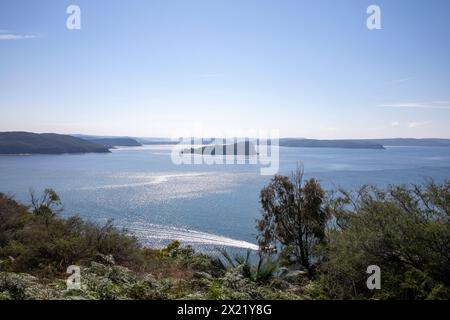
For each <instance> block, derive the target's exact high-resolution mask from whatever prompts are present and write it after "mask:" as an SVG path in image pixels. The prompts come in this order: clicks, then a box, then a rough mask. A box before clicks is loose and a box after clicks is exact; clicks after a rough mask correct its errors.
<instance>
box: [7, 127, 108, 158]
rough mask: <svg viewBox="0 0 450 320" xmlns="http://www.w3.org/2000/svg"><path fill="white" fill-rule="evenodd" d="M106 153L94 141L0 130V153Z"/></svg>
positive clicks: (48, 134) (59, 135)
mask: <svg viewBox="0 0 450 320" xmlns="http://www.w3.org/2000/svg"><path fill="white" fill-rule="evenodd" d="M89 152H96V153H107V152H110V151H109V150H108V148H106V147H105V146H103V145H99V144H97V143H95V142H91V141H86V140H83V139H80V138H77V137H73V136H69V135H62V134H55V133H42V134H37V133H31V132H0V154H63V153H89Z"/></svg>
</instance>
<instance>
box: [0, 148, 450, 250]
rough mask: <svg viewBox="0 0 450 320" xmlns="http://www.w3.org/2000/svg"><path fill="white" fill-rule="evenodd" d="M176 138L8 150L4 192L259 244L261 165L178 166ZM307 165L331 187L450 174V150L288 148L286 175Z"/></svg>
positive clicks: (155, 229)
mask: <svg viewBox="0 0 450 320" xmlns="http://www.w3.org/2000/svg"><path fill="white" fill-rule="evenodd" d="M170 151H171V147H170V146H144V147H137V148H120V149H116V150H113V152H112V153H111V154H80V155H31V156H0V192H3V193H7V194H10V195H13V196H14V197H15V198H16V199H17V200H19V201H21V202H24V203H29V200H30V190H34V191H35V192H36V193H39V192H41V191H42V190H43V189H44V188H53V189H55V190H56V191H57V193H58V194H59V195H60V196H61V199H62V202H63V205H64V208H65V210H64V212H63V215H65V216H72V215H78V216H81V217H83V218H85V219H89V220H91V221H94V222H98V223H104V222H106V221H107V220H108V219H114V223H115V225H117V226H119V227H124V228H126V229H127V230H128V231H129V232H130V233H133V234H135V235H136V236H137V237H138V238H139V239H140V240H141V241H142V242H143V243H144V244H148V245H152V246H163V245H165V244H167V243H168V242H169V241H170V240H173V239H178V240H181V241H182V242H183V243H185V244H191V245H193V246H194V247H196V248H199V249H201V250H209V249H211V248H214V247H216V246H227V247H233V248H248V249H255V248H256V245H255V244H256V241H255V237H256V229H255V220H256V219H257V218H258V217H259V215H260V208H259V202H258V200H259V191H260V190H261V188H262V187H263V186H264V185H265V184H267V183H268V181H269V180H270V176H261V175H260V167H259V166H256V165H175V164H173V163H172V161H171V156H170ZM299 163H301V164H302V165H303V167H304V170H305V176H306V177H315V178H317V179H319V180H320V182H321V183H322V185H323V186H324V187H325V188H326V189H330V188H334V187H336V186H339V187H344V188H347V189H355V188H357V187H359V186H361V185H364V184H375V185H378V186H386V185H388V184H404V183H407V184H408V183H423V182H424V181H425V179H428V178H432V179H434V180H436V181H437V182H442V181H444V180H445V179H450V148H434V147H387V148H386V150H356V149H355V150H351V149H350V150H349V149H325V148H324V149H322V148H280V170H279V173H280V174H288V173H289V172H290V171H291V170H293V169H295V168H296V166H297V165H298V164H299Z"/></svg>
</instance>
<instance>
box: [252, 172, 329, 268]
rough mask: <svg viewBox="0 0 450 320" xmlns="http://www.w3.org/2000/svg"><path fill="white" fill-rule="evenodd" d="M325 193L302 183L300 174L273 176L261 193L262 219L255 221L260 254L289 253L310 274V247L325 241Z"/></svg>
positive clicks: (314, 183) (312, 184) (313, 184)
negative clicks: (281, 251) (284, 251)
mask: <svg viewBox="0 0 450 320" xmlns="http://www.w3.org/2000/svg"><path fill="white" fill-rule="evenodd" d="M324 198H325V192H324V191H323V189H322V188H321V186H320V184H319V183H318V182H317V181H316V180H314V179H310V180H308V181H306V182H303V170H302V169H301V168H298V169H297V171H295V172H293V173H292V175H291V177H290V178H289V177H286V176H279V175H276V176H275V177H274V178H273V179H272V180H271V181H270V183H269V185H268V186H266V187H265V188H263V189H262V190H261V196H260V201H261V206H262V209H263V212H262V217H261V219H260V220H258V221H257V229H258V231H259V235H258V243H259V246H260V249H261V250H262V251H264V252H276V251H278V249H279V248H280V247H281V249H283V248H284V247H289V248H291V249H292V251H291V252H290V254H291V255H292V260H293V261H295V262H297V261H298V262H299V263H300V264H301V265H302V266H303V267H304V268H306V269H308V270H311V264H312V263H313V260H317V259H318V257H317V256H315V255H314V253H313V250H314V247H315V246H317V245H319V244H322V243H323V242H324V240H325V226H326V223H327V220H328V212H327V210H326V209H325V207H324V205H323V202H324Z"/></svg>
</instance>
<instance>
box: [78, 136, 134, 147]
mask: <svg viewBox="0 0 450 320" xmlns="http://www.w3.org/2000/svg"><path fill="white" fill-rule="evenodd" d="M84 139H85V140H87V141H92V142H95V143H98V144H101V145H102V146H105V147H107V148H112V147H140V146H142V144H141V143H139V142H137V141H136V140H134V139H132V138H92V139H86V138H84Z"/></svg>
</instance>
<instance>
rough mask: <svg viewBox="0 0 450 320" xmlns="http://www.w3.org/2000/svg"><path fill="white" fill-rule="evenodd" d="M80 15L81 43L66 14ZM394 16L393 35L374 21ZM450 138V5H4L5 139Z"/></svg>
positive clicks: (0, 62)
mask: <svg viewBox="0 0 450 320" xmlns="http://www.w3.org/2000/svg"><path fill="white" fill-rule="evenodd" d="M70 4H77V5H79V6H80V8H81V30H73V31H69V30H68V29H67V28H66V19H67V17H68V14H67V13H66V8H67V7H68V6H69V5H70ZM371 4H377V5H379V6H380V8H381V23H382V29H381V30H372V31H370V30H368V29H367V27H366V19H367V17H368V15H367V13H366V9H367V7H368V6H369V5H371ZM195 123H197V125H200V126H201V127H202V128H203V129H204V130H207V131H208V130H212V129H218V130H225V129H230V128H231V129H242V130H246V129H250V128H253V129H256V130H258V129H279V130H280V134H281V136H284V137H287V136H288V137H309V138H382V137H443V138H450V1H448V0H442V1H439V0H431V1H425V0H423V1H412V0H408V1H406V0H404V1H403V0H396V1H392V0H386V1H384V0H383V1H382V0H371V1H365V0H342V1H336V0H329V1H325V0H314V1H313V0H311V1H301V0H292V1H291V0H276V1H275V0H179V1H173V0H158V1H156V0H129V1H125V0H121V1H114V0H108V1H106V0H86V1H85V0H72V1H62V0H59V1H55V0H46V1H24V0H1V2H0V131H11V130H21V131H35V132H57V133H85V134H98V135H131V136H171V135H172V134H173V132H174V131H176V130H180V129H192V128H193V127H194V124H195Z"/></svg>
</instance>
